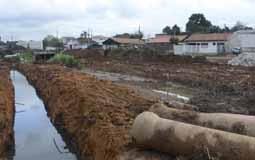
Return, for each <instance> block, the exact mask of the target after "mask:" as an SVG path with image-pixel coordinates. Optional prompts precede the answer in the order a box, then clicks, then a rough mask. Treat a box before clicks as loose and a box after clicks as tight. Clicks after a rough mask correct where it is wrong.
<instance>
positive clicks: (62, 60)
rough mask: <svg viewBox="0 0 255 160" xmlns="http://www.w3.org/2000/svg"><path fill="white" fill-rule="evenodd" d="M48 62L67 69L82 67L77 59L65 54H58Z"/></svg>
mask: <svg viewBox="0 0 255 160" xmlns="http://www.w3.org/2000/svg"><path fill="white" fill-rule="evenodd" d="M48 62H50V63H59V64H63V65H65V66H67V67H75V68H79V67H80V62H79V61H78V60H77V59H75V58H74V56H71V55H67V54H63V53H59V54H56V55H55V56H54V57H52V58H51V59H50V60H49V61H48Z"/></svg>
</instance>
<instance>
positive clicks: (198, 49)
mask: <svg viewBox="0 0 255 160" xmlns="http://www.w3.org/2000/svg"><path fill="white" fill-rule="evenodd" d="M230 36H231V33H210V34H192V35H191V36H189V37H188V38H187V39H185V40H184V41H183V42H181V43H179V44H178V45H175V46H174V54H175V55H217V54H220V53H225V52H228V51H229V49H228V39H229V37H230Z"/></svg>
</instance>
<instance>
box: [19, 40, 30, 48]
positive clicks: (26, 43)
mask: <svg viewBox="0 0 255 160" xmlns="http://www.w3.org/2000/svg"><path fill="white" fill-rule="evenodd" d="M17 46H21V47H24V48H28V42H27V41H18V42H17Z"/></svg>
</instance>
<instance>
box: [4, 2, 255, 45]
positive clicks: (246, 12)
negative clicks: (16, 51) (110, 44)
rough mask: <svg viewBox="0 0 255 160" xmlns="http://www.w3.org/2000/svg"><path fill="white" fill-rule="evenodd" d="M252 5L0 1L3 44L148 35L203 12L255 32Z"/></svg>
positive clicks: (219, 21)
mask: <svg viewBox="0 0 255 160" xmlns="http://www.w3.org/2000/svg"><path fill="white" fill-rule="evenodd" d="M254 8H255V1H254V0H0V35H1V36H2V37H3V39H4V40H7V39H9V40H10V39H14V40H19V39H24V40H30V39H35V40H39V39H42V38H43V37H45V36H46V35H48V34H54V35H56V33H57V31H58V33H59V36H78V35H79V33H80V32H81V31H84V30H87V29H88V28H90V29H91V30H93V34H94V35H98V34H100V35H102V34H103V35H107V36H112V35H114V34H116V33H123V32H135V31H136V30H138V26H139V25H141V29H142V31H143V32H144V33H145V36H146V37H147V36H153V34H155V33H159V32H161V30H162V28H163V27H164V26H166V25H174V24H178V25H180V26H181V28H182V30H185V23H186V22H187V21H188V18H189V16H190V15H191V14H192V13H204V14H205V16H206V17H207V19H209V20H210V21H211V22H212V23H213V24H215V25H220V26H224V24H227V25H228V26H232V25H234V24H235V23H236V21H238V20H240V21H242V22H243V23H244V24H246V25H249V26H252V27H255V12H254Z"/></svg>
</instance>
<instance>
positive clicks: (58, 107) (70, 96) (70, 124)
mask: <svg viewBox="0 0 255 160" xmlns="http://www.w3.org/2000/svg"><path fill="white" fill-rule="evenodd" d="M19 68H20V70H21V71H22V72H23V73H24V74H25V75H26V76H27V77H28V80H29V81H30V82H31V83H32V84H34V86H35V87H36V89H37V91H38V92H39V93H40V96H41V97H42V99H43V100H44V102H45V104H46V106H47V110H48V114H49V116H50V117H51V119H52V121H53V122H54V123H55V124H59V125H60V126H61V128H63V129H64V130H65V132H66V135H68V137H71V141H72V143H73V144H76V145H74V147H76V149H77V150H78V151H79V152H80V153H79V155H80V156H81V159H87V158H88V157H91V158H92V159H96V160H114V159H119V156H121V155H122V156H124V153H125V154H126V153H129V152H127V151H128V150H131V148H132V149H134V148H133V147H131V146H132V139H131V137H130V135H129V130H130V128H131V125H132V123H133V121H134V119H135V117H136V116H137V115H138V114H140V113H141V112H143V111H145V110H148V108H149V107H150V106H151V105H152V104H153V102H152V101H150V100H147V99H144V98H143V97H140V96H138V95H136V94H135V93H134V92H133V91H131V90H129V89H127V88H125V87H121V86H117V85H114V84H112V83H111V82H109V81H102V80H97V79H96V78H95V77H92V76H89V75H86V74H82V73H80V72H78V71H73V70H68V69H64V68H63V67H58V66H35V65H23V66H20V67H19ZM132 152H133V151H132ZM136 154H138V153H136ZM125 156H126V155H125ZM130 156H131V155H130ZM132 156H134V155H132ZM152 157H153V155H152ZM155 157H160V156H159V154H155ZM157 159H159V158H157Z"/></svg>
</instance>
